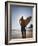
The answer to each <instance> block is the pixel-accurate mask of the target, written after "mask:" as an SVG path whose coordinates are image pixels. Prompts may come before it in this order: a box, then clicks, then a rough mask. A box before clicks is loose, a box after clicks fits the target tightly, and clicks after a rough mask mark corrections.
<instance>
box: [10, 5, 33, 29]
mask: <svg viewBox="0 0 38 46" xmlns="http://www.w3.org/2000/svg"><path fill="white" fill-rule="evenodd" d="M10 15H11V26H12V29H21V26H20V24H19V20H20V18H21V17H22V16H23V18H24V19H26V18H27V17H29V16H32V7H23V6H22V7H21V6H17V5H11V6H10ZM31 23H32V21H31V22H30V23H29V24H28V25H27V27H29V25H30V24H31Z"/></svg>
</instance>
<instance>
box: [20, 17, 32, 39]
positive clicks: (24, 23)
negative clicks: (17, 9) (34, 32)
mask: <svg viewBox="0 0 38 46" xmlns="http://www.w3.org/2000/svg"><path fill="white" fill-rule="evenodd" d="M31 18H32V17H31V16H30V17H28V18H27V19H23V16H22V17H21V19H20V20H19V23H20V25H21V32H22V38H26V29H25V27H26V26H27V24H28V23H29V22H30V20H31Z"/></svg>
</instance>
